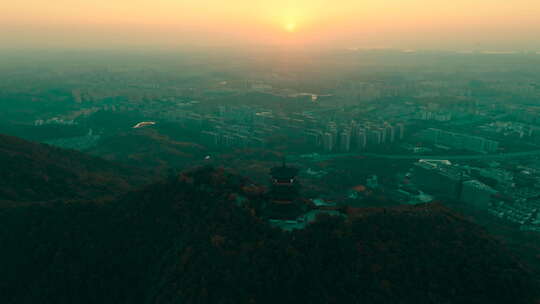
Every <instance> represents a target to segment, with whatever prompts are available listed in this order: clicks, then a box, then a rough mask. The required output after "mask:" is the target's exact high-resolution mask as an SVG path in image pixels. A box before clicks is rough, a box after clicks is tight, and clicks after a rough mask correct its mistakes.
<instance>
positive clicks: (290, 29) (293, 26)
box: [285, 22, 296, 33]
mask: <svg viewBox="0 0 540 304" xmlns="http://www.w3.org/2000/svg"><path fill="white" fill-rule="evenodd" d="M285 30H287V32H289V33H292V32H294V31H296V23H294V22H289V23H287V24H286V25H285Z"/></svg>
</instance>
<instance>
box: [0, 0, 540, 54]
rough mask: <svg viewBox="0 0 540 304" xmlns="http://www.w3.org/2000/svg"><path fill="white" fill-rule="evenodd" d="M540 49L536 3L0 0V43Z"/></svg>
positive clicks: (490, 0)
mask: <svg viewBox="0 0 540 304" xmlns="http://www.w3.org/2000/svg"><path fill="white" fill-rule="evenodd" d="M184 45H185V46H189V45H198V46H241V45H279V46H282V47H291V48H294V47H329V48H337V47H339V48H341V47H347V48H349V47H361V48H374V47H385V48H386V47H391V48H414V49H451V50H470V49H480V50H533V51H540V0H451V1H450V0H449V1H442V0H377V1H373V0H364V1H362V0H357V1H349V0H331V1H330V0H296V1H283V0H273V1H266V0H265V1H262V0H229V1H225V0H222V1H217V0H69V1H68V0H50V1H44V0H2V1H0V47H2V46H3V47H40V48H46V47H63V46H66V47H95V48H107V47H118V46H137V47H139V46H140V47H145V46H157V47H160V46H163V47H169V46H184Z"/></svg>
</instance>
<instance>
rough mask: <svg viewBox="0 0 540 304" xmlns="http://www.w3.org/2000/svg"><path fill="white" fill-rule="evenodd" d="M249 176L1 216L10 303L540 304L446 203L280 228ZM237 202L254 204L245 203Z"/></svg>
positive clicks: (203, 179)
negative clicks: (260, 210)
mask: <svg viewBox="0 0 540 304" xmlns="http://www.w3.org/2000/svg"><path fill="white" fill-rule="evenodd" d="M246 183H248V182H247V181H246V180H245V179H243V178H242V177H239V176H236V175H231V174H228V173H227V172H224V171H222V170H217V169H213V168H209V167H205V168H199V169H196V170H192V171H189V172H184V173H182V174H180V176H175V177H170V178H169V179H168V180H167V181H163V182H160V183H157V184H154V185H151V186H148V187H146V188H145V189H144V190H141V191H138V192H133V193H130V194H127V195H125V196H124V197H123V198H121V199H119V200H118V201H117V202H115V203H110V204H82V203H79V204H62V203H57V204H49V205H46V206H41V205H33V206H28V207H13V208H2V209H0V223H1V224H0V225H1V226H2V227H1V229H0V248H2V250H0V302H1V303H55V304H60V303H273V304H275V303H415V304H416V303H534V301H535V299H537V296H538V293H537V291H538V289H536V287H537V286H535V285H534V283H533V281H532V279H531V275H530V274H529V273H527V271H525V270H524V269H523V268H522V267H521V266H520V264H519V263H518V262H517V261H515V259H514V258H513V257H512V256H510V255H509V254H508V252H507V251H506V250H505V248H504V247H502V246H501V245H500V244H499V243H498V242H497V241H494V240H493V239H492V238H491V237H490V236H488V235H486V233H485V232H484V231H483V230H482V229H480V228H479V227H477V226H476V225H474V224H473V223H471V222H468V221H466V220H464V219H463V218H461V217H460V216H459V215H456V214H454V213H453V212H451V211H450V210H448V209H446V208H445V207H443V206H441V205H422V206H406V207H396V208H385V209H377V208H375V209H350V210H348V212H347V214H348V216H347V217H346V218H340V217H321V218H319V220H318V221H317V222H316V223H314V224H312V225H310V226H308V228H307V229H305V230H301V231H296V232H290V233H288V232H282V231H280V230H277V229H274V228H271V227H270V226H269V225H268V224H266V222H265V221H264V220H262V219H260V218H259V217H257V214H256V213H255V211H254V209H253V208H251V207H249V206H254V205H256V204H260V203H261V202H263V201H264V200H265V198H264V195H261V194H253V193H246V192H245V190H247V188H249V187H246ZM238 197H246V198H247V199H248V201H247V203H246V204H245V205H244V206H243V207H241V206H238Z"/></svg>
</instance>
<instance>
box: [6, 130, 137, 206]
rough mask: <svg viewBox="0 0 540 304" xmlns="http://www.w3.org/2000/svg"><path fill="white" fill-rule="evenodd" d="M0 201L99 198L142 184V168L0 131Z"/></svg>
mask: <svg viewBox="0 0 540 304" xmlns="http://www.w3.org/2000/svg"><path fill="white" fill-rule="evenodd" d="M0 173H1V174H0V201H16V202H29V201H34V202H35V201H39V202H43V201H48V200H53V199H96V198H102V197H104V196H113V195H116V194H118V193H123V192H126V191H128V190H131V189H133V187H134V186H140V185H141V184H143V183H144V182H145V181H147V177H145V176H143V175H141V174H140V171H139V170H135V169H132V168H129V167H127V166H124V165H118V164H115V163H111V162H109V161H105V160H102V159H99V158H97V157H91V156H88V155H86V154H83V153H80V152H76V151H71V150H63V149H59V148H55V147H51V146H48V145H44V144H38V143H33V142H28V141H25V140H23V139H19V138H16V137H11V136H7V135H1V134H0Z"/></svg>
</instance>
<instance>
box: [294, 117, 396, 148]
mask: <svg viewBox="0 0 540 304" xmlns="http://www.w3.org/2000/svg"><path fill="white" fill-rule="evenodd" d="M304 134H305V135H304V136H305V138H306V141H307V143H308V144H309V145H311V146H314V147H317V148H319V149H322V150H323V151H325V152H333V151H339V152H349V151H353V150H354V151H358V150H364V149H366V148H367V147H368V146H378V145H382V144H390V143H394V142H396V141H399V140H402V139H403V138H404V136H405V125H404V124H403V123H397V124H390V123H388V122H385V123H382V124H377V123H371V122H368V123H358V122H356V121H351V122H350V123H348V124H341V125H337V124H336V123H335V122H333V121H331V122H329V123H328V124H327V125H326V127H325V128H323V129H308V130H306V131H305V132H304Z"/></svg>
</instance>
